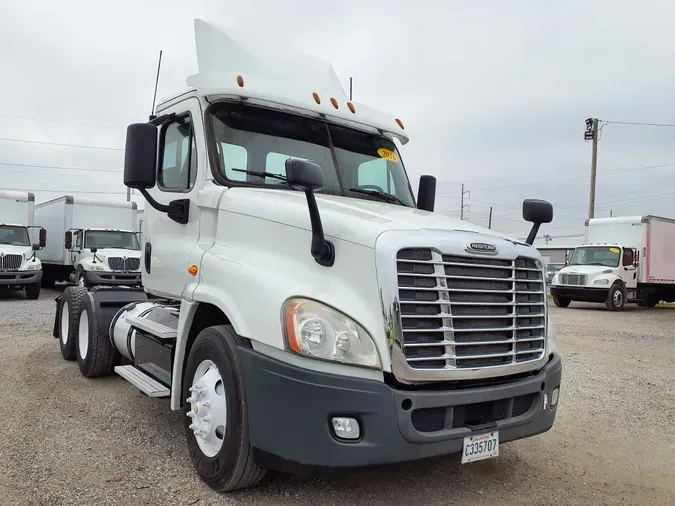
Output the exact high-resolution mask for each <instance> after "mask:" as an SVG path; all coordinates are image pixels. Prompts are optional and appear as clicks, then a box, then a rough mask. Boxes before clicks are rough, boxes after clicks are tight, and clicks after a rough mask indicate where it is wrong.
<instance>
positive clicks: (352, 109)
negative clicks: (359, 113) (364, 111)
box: [347, 102, 356, 114]
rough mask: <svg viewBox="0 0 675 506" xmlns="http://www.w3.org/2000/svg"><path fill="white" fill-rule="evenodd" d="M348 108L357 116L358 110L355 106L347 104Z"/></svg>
mask: <svg viewBox="0 0 675 506" xmlns="http://www.w3.org/2000/svg"><path fill="white" fill-rule="evenodd" d="M347 107H349V110H350V111H352V113H353V114H356V108H355V107H354V104H352V103H351V102H347Z"/></svg>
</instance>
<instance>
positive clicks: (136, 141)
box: [124, 123, 157, 190]
mask: <svg viewBox="0 0 675 506" xmlns="http://www.w3.org/2000/svg"><path fill="white" fill-rule="evenodd" d="M156 173H157V127H156V126H155V125H152V124H150V123H134V124H131V125H129V126H128V127H127V141H126V146H125V149H124V185H125V186H128V187H129V188H134V189H136V190H145V189H147V188H152V187H153V186H155V177H156Z"/></svg>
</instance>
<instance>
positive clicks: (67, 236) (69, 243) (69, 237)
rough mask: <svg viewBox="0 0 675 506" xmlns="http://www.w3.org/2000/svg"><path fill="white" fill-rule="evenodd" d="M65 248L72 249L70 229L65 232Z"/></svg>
mask: <svg viewBox="0 0 675 506" xmlns="http://www.w3.org/2000/svg"><path fill="white" fill-rule="evenodd" d="M66 249H67V250H71V249H73V233H72V232H71V231H70V230H68V231H67V232H66Z"/></svg>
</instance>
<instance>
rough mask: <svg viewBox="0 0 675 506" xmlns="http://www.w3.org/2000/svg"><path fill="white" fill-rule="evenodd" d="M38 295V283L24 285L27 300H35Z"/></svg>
mask: <svg viewBox="0 0 675 506" xmlns="http://www.w3.org/2000/svg"><path fill="white" fill-rule="evenodd" d="M39 297H40V283H36V284H34V285H27V286H26V298H27V299H29V300H37V299H38V298H39Z"/></svg>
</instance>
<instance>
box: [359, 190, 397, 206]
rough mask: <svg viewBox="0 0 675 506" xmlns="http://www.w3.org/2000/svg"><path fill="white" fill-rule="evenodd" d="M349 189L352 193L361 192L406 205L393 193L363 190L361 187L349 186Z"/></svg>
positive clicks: (392, 202)
mask: <svg viewBox="0 0 675 506" xmlns="http://www.w3.org/2000/svg"><path fill="white" fill-rule="evenodd" d="M349 191H350V192H354V193H363V194H365V195H370V196H372V197H379V198H380V199H381V200H384V201H386V202H389V203H391V204H401V205H402V206H404V207H407V206H406V205H405V203H404V202H403V201H402V200H401V199H399V198H398V197H396V196H395V195H392V194H391V193H385V192H381V191H377V190H364V189H363V188H350V189H349Z"/></svg>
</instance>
